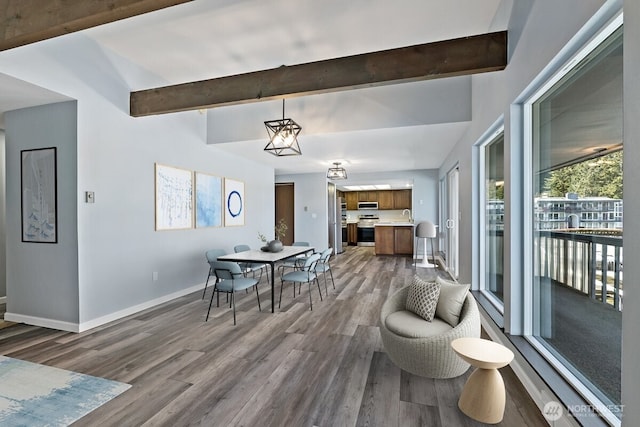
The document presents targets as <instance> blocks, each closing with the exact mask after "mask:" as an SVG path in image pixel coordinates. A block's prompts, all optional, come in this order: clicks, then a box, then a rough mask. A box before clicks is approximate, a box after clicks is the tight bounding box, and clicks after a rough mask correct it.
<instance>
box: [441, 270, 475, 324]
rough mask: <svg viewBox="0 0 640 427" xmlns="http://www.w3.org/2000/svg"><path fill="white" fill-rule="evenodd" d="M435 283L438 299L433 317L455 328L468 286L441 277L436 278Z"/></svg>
mask: <svg viewBox="0 0 640 427" xmlns="http://www.w3.org/2000/svg"><path fill="white" fill-rule="evenodd" d="M436 283H438V284H439V285H440V297H439V298H438V305H437V307H436V313H435V315H436V316H437V317H439V318H440V319H442V320H444V321H445V322H447V323H448V324H450V325H451V326H453V327H454V328H455V327H456V326H457V325H458V322H459V321H460V312H461V311H462V306H463V305H464V300H465V298H467V293H468V292H469V288H470V286H469V285H461V284H459V283H457V282H452V281H450V280H446V279H442V278H441V277H437V278H436Z"/></svg>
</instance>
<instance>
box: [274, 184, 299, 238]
mask: <svg viewBox="0 0 640 427" xmlns="http://www.w3.org/2000/svg"><path fill="white" fill-rule="evenodd" d="M294 190H295V187H294V185H293V183H292V182H290V183H282V184H280V183H278V184H276V188H275V194H276V201H275V204H276V216H275V223H276V224H277V223H278V222H279V221H280V219H282V218H284V220H285V222H286V223H287V227H288V228H287V233H286V234H285V236H284V239H282V243H284V244H285V245H291V244H292V243H293V241H294V240H295V234H294V230H295V209H294V207H295V204H294ZM274 225H275V224H274Z"/></svg>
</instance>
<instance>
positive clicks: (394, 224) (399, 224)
mask: <svg viewBox="0 0 640 427" xmlns="http://www.w3.org/2000/svg"><path fill="white" fill-rule="evenodd" d="M414 225H415V224H414V223H413V222H400V221H399V222H394V221H388V222H382V221H381V222H378V223H376V227H413V226H414Z"/></svg>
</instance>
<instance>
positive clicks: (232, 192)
mask: <svg viewBox="0 0 640 427" xmlns="http://www.w3.org/2000/svg"><path fill="white" fill-rule="evenodd" d="M224 225H225V226H234V225H244V182H242V181H236V180H234V179H229V178H225V179H224Z"/></svg>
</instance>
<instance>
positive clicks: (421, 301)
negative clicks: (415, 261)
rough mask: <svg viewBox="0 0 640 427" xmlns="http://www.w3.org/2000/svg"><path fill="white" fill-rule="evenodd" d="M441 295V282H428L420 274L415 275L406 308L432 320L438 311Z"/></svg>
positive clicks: (425, 318)
mask: <svg viewBox="0 0 640 427" xmlns="http://www.w3.org/2000/svg"><path fill="white" fill-rule="evenodd" d="M439 296H440V284H438V283H436V282H427V281H425V280H422V279H421V278H419V277H418V276H414V278H413V281H412V282H411V285H409V292H408V294H407V302H406V308H407V310H409V311H411V312H412V313H415V314H417V315H418V316H420V317H422V318H423V319H424V320H427V321H429V322H431V320H432V319H433V316H434V315H435V312H436V306H437V304H438V297H439Z"/></svg>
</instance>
